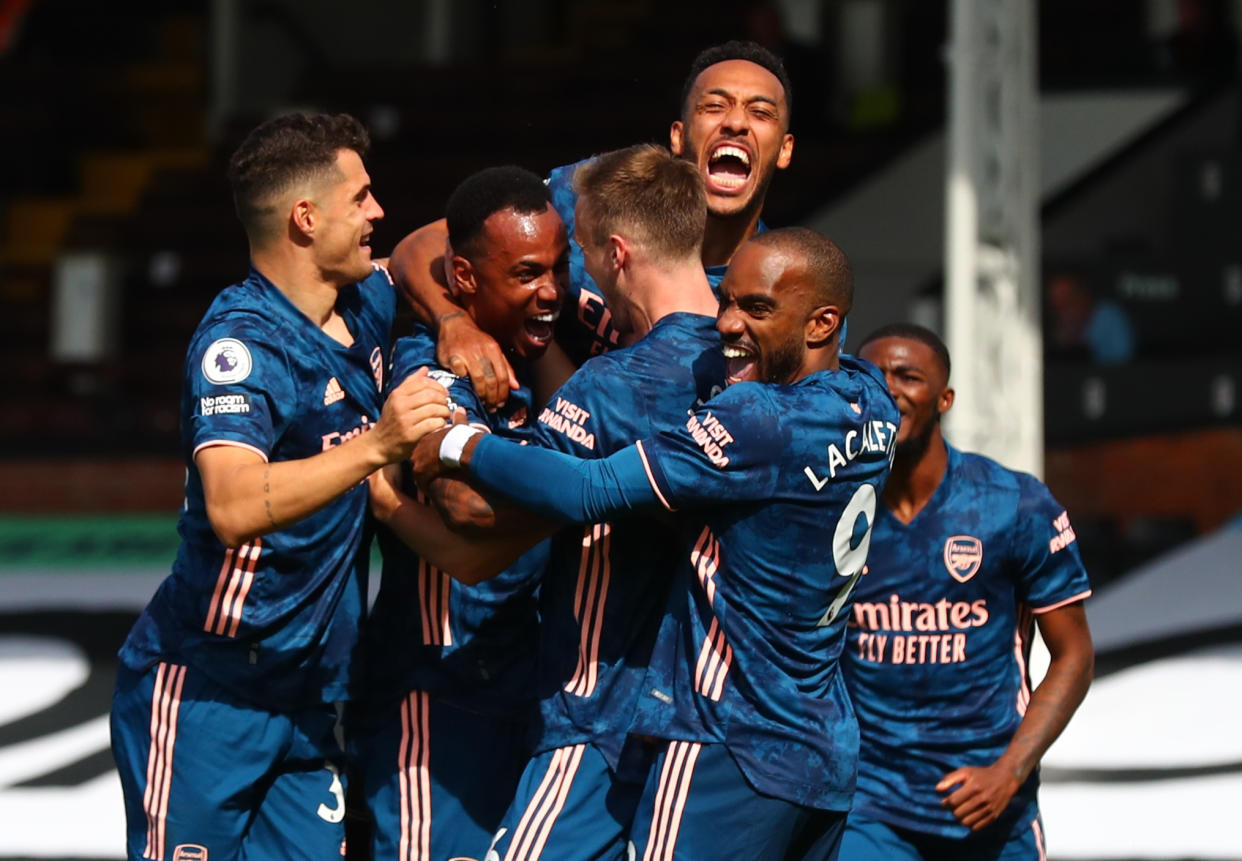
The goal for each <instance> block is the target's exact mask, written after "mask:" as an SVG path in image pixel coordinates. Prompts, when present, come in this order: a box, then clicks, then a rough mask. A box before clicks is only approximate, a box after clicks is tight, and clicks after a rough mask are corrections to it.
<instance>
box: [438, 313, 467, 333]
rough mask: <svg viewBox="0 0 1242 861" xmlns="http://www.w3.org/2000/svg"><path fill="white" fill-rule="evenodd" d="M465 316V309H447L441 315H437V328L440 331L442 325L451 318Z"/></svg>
mask: <svg viewBox="0 0 1242 861" xmlns="http://www.w3.org/2000/svg"><path fill="white" fill-rule="evenodd" d="M464 316H466V312H465V311H446V312H444V313H443V314H441V315H440V316H439V317H436V330H437V331H438V330H439V329H440V327H441V326H443V325H444V324H445V323H447V322H448V321H449V320H454V319H456V318H458V317H464Z"/></svg>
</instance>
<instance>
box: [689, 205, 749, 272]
mask: <svg viewBox="0 0 1242 861" xmlns="http://www.w3.org/2000/svg"><path fill="white" fill-rule="evenodd" d="M762 210H763V202H762V201H758V202H757V204H756V205H755V206H753V207H751V208H750V209H746V210H743V211H742V212H739V213H737V214H736V215H712V214H711V213H710V212H709V213H707V224H706V226H705V227H704V228H703V255H702V256H703V265H704V266H705V267H706V266H727V265H728V263H729V261H730V260H732V259H733V255H734V254H735V253H736V252H737V250H738V249H739V248H741V247H742V243H743V242H745V241H746V240H747V239H750V238H751V237H752V236H754V235H755V231H756V230H757V229H758V228H759V215H760V213H761V212H762Z"/></svg>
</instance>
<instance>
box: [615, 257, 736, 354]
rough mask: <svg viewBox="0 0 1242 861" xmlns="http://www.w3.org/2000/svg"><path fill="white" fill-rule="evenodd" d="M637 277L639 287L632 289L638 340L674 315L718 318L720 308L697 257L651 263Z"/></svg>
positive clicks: (635, 328) (635, 335)
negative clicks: (697, 315)
mask: <svg viewBox="0 0 1242 861" xmlns="http://www.w3.org/2000/svg"><path fill="white" fill-rule="evenodd" d="M635 276H636V277H635V282H636V283H635V286H634V288H632V289H631V290H630V292H629V295H631V296H632V297H633V298H634V304H635V311H636V312H637V313H635V314H634V315H633V317H634V338H635V340H637V339H638V338H641V337H642V336H643V335H645V334H647V333H648V332H650V331H651V328H652V327H653V326H655V324H656V323H658V322H660V320H662V319H664V318H665V317H667V316H668V315H670V314H702V315H704V316H707V317H715V316H716V312H717V311H718V310H719V308H720V303H719V302H718V301H717V300H716V294H715V293H713V292H712V287H711V285H710V284H709V283H708V282H707V274H706V273H705V272H704V271H703V267H702V265H701V264H700V263H699V262H698V261H697V260H686V261H683V262H680V263H677V264H674V265H668V264H664V265H662V266H659V267H657V266H647V267H645V271H642V272H638V273H635Z"/></svg>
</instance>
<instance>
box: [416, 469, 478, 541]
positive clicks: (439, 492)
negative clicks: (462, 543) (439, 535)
mask: <svg viewBox="0 0 1242 861" xmlns="http://www.w3.org/2000/svg"><path fill="white" fill-rule="evenodd" d="M424 493H425V494H426V495H427V498H428V499H430V500H431V503H432V504H433V505H434V506H435V507H436V508H437V509H439V511H440V516H441V517H442V518H443V519H444V523H445V525H446V526H448V528H449V529H452V530H453V531H454V532H461V533H464V534H470V533H472V532H475V531H478V530H487V529H491V528H492V527H494V526H495V525H496V511H495V509H493V508H492V506H491V503H489V502H488V501H487V500H486V499H484V498H483V495H482V494H481V493H479V492H478V491H477V490H475V489H474V488H473V487H471V486H470V485H469V484H467V483H466V482H464V481H460V480H458V479H454V478H449V477H448V476H440V477H439V478H437V479H434V480H433V481H431V482H430V483H429V484H428V485H427V489H426V490H425V491H424Z"/></svg>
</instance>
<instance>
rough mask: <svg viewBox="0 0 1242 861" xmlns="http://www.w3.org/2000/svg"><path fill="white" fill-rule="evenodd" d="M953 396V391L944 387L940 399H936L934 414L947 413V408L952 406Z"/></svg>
mask: <svg viewBox="0 0 1242 861" xmlns="http://www.w3.org/2000/svg"><path fill="white" fill-rule="evenodd" d="M955 396H956V394H955V393H954V391H953V390H952V389H950V388H949V387H947V386H946V387H945V390H944V391H943V392H941V393H940V397H939V398H937V399H936V412H938V413H939V414H940V415H944V414H945V413H947V412H948V411H949V408H950V407H952V406H953V399H954V397H955Z"/></svg>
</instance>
